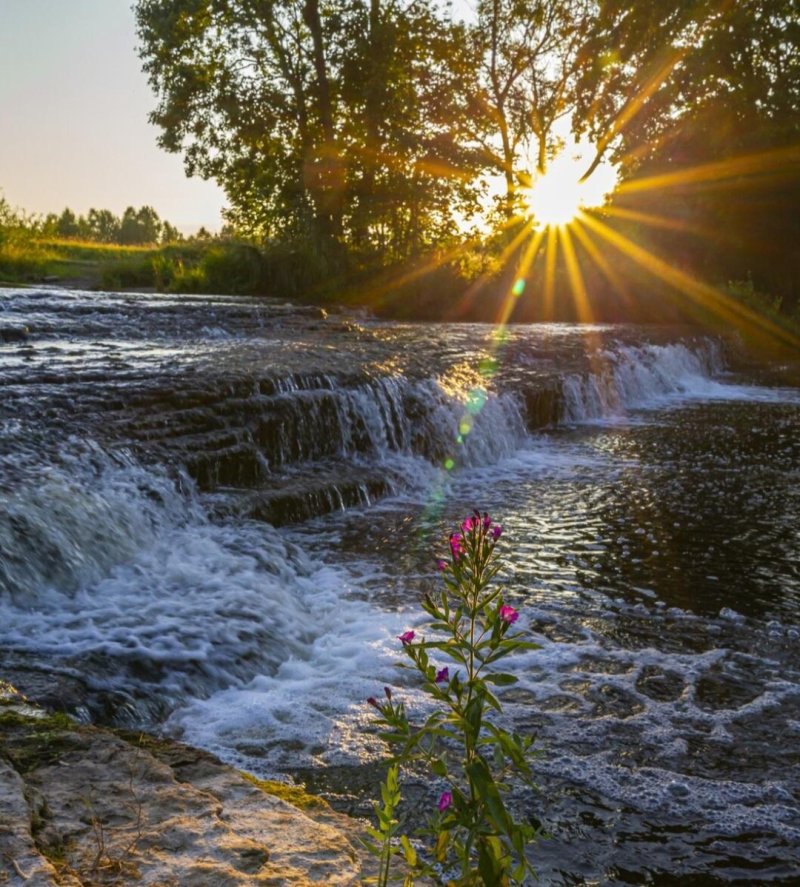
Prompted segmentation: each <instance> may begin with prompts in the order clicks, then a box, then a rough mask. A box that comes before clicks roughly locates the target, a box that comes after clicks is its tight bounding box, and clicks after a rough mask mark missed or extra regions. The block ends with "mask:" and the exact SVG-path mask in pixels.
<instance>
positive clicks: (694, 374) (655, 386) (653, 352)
mask: <svg viewBox="0 0 800 887" xmlns="http://www.w3.org/2000/svg"><path fill="white" fill-rule="evenodd" d="M591 362H592V371H591V372H590V373H588V374H586V375H582V374H572V375H569V376H566V377H565V378H564V380H563V382H562V391H563V395H564V420H565V421H566V422H568V423H579V422H592V421H596V420H598V419H615V418H616V419H619V418H623V417H627V416H628V414H629V412H630V411H631V410H654V409H658V408H661V407H664V406H669V405H674V404H678V403H681V402H696V401H720V400H721V401H734V400H742V401H751V402H764V403H783V402H786V403H798V402H800V392H798V391H797V390H796V389H788V388H767V387H763V386H757V385H745V384H738V383H736V382H734V381H733V380H730V379H724V372H725V362H724V357H723V353H722V349H721V347H720V345H719V344H718V343H717V342H715V341H713V340H710V339H706V340H703V341H702V342H699V343H695V344H693V345H692V346H689V345H686V344H683V343H681V342H677V343H673V344H670V345H654V344H649V345H621V344H620V345H617V346H616V347H614V348H609V349H604V350H602V351H599V352H598V353H597V354H596V355H595V356H594V358H592V361H591ZM721 377H723V378H721Z"/></svg>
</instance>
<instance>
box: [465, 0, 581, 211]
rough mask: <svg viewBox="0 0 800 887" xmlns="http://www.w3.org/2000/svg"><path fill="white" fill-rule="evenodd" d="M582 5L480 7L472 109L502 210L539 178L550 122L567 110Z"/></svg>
mask: <svg viewBox="0 0 800 887" xmlns="http://www.w3.org/2000/svg"><path fill="white" fill-rule="evenodd" d="M590 11H591V4H590V3H589V2H588V0H561V2H558V0H480V2H479V3H478V5H477V23H476V25H475V27H474V28H473V29H472V40H473V44H474V51H475V56H476V59H477V62H478V71H479V77H478V81H477V91H476V95H475V99H474V104H475V107H476V110H477V111H478V114H476V119H477V120H479V121H482V122H483V124H484V133H483V145H484V148H485V150H486V152H487V154H488V156H489V157H490V158H491V161H492V163H493V165H494V167H495V168H496V170H497V171H498V172H500V173H502V175H503V176H504V178H505V186H506V194H505V203H504V210H505V214H506V215H510V214H511V213H512V212H513V209H514V203H515V195H516V191H517V187H518V185H519V184H520V182H521V181H523V182H525V181H527V182H530V179H531V173H532V172H533V171H534V169H535V170H536V171H537V172H544V171H545V168H546V166H547V161H548V157H549V156H550V154H551V153H552V151H553V149H554V147H555V145H554V134H553V128H554V126H555V124H556V122H557V121H558V120H559V119H560V118H562V117H565V116H569V115H570V114H571V112H572V110H573V107H574V104H573V99H572V87H573V81H574V79H575V77H576V74H577V65H578V51H579V49H580V46H581V43H582V41H583V40H584V38H585V33H586V30H587V25H588V22H589V16H590Z"/></svg>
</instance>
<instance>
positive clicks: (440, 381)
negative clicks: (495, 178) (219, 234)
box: [0, 289, 800, 885]
mask: <svg viewBox="0 0 800 887" xmlns="http://www.w3.org/2000/svg"><path fill="white" fill-rule="evenodd" d="M797 378H798V376H797V365H794V366H787V365H779V364H769V363H768V362H764V361H760V362H756V361H755V360H753V359H751V358H749V357H748V356H747V355H746V354H745V353H744V351H743V349H742V347H741V345H740V344H739V343H738V342H737V340H736V338H735V337H734V336H715V335H711V334H709V333H704V332H702V331H700V330H697V329H688V328H666V327H657V326H650V327H648V326H632V325H595V326H590V325H583V326H580V325H571V324H540V325H532V326H512V327H509V328H507V329H496V328H493V327H491V326H487V325H480V324H461V325H456V324H449V325H448V324H424V325H423V324H398V323H390V322H385V321H377V320H374V319H371V318H369V317H367V316H366V315H364V316H362V315H359V314H355V313H349V314H348V313H335V312H334V313H331V314H330V315H329V316H324V312H321V311H319V310H318V309H313V308H305V307H297V306H291V305H289V304H286V303H283V302H281V301H280V300H264V299H262V300H255V299H249V298H243V297H242V298H240V297H183V296H182V297H170V296H158V295H135V294H115V293H83V292H76V291H72V292H68V291H62V290H56V289H50V290H48V289H28V290H10V289H5V290H4V289H0V391H1V392H2V402H1V403H0V658H1V660H2V670H1V672H0V678H3V677H4V678H5V679H6V680H10V681H11V682H12V683H13V684H15V685H16V686H18V687H20V689H22V690H24V691H26V692H27V693H28V694H29V695H30V696H31V697H32V698H36V699H40V700H41V701H44V702H49V703H50V704H56V705H59V706H62V707H64V708H66V709H67V710H69V711H70V712H71V713H72V714H74V715H75V716H76V717H78V718H80V719H82V720H84V721H94V722H98V723H105V724H116V725H123V726H128V727H135V728H141V729H148V730H152V731H161V732H164V733H166V734H168V735H172V736H178V737H181V738H183V739H184V740H186V741H188V742H190V743H192V744H195V745H198V746H201V747H203V748H206V749H209V750H211V751H213V752H215V753H216V754H218V755H219V756H220V757H222V758H223V759H224V760H226V761H229V762H230V763H232V764H235V765H236V766H239V767H243V768H246V769H248V770H250V771H252V772H255V773H257V774H260V775H268V776H275V775H278V776H282V777H284V778H285V777H287V776H288V777H292V778H298V779H303V780H304V781H305V782H306V783H307V784H309V785H310V786H311V787H312V788H314V789H315V790H318V791H321V792H323V793H325V794H326V795H327V796H328V797H329V798H330V799H331V801H332V802H333V803H334V804H336V805H337V806H339V807H340V808H342V809H346V810H349V811H351V812H356V813H363V812H365V811H367V810H369V801H370V797H371V796H372V795H373V794H374V792H375V789H376V781H377V779H379V777H380V767H378V766H377V765H376V762H379V761H380V759H381V755H382V748H381V744H380V741H379V740H378V739H377V738H376V737H375V735H374V730H373V729H372V728H371V726H370V724H371V720H372V718H371V711H370V709H369V707H368V706H366V705H365V699H366V698H367V697H368V696H371V695H374V694H376V693H378V692H380V691H381V688H382V687H383V686H384V685H391V686H392V687H394V688H395V692H396V693H397V694H399V695H400V696H401V697H403V698H404V699H405V700H406V702H407V705H408V707H409V710H410V711H412V712H414V711H418V712H419V713H420V715H422V714H423V713H424V705H425V703H424V700H423V699H422V698H421V697H420V694H419V692H418V690H417V689H416V687H415V686H414V684H413V681H412V680H411V679H410V677H409V674H408V673H407V672H404V671H402V670H401V669H399V668H397V666H396V663H397V661H398V658H399V655H398V647H399V643H398V641H397V635H398V634H400V633H401V632H402V631H404V630H406V629H409V628H415V629H417V630H420V629H421V628H422V627H423V625H424V620H423V619H422V616H423V614H422V611H421V608H420V606H419V600H420V597H421V595H422V594H423V593H424V592H425V591H426V590H432V589H435V588H436V587H437V583H438V581H439V579H438V577H437V574H436V571H435V568H434V561H435V558H436V557H437V556H439V555H441V554H442V553H443V552H444V549H445V539H446V535H447V533H448V532H449V531H450V530H451V529H452V528H453V527H454V525H455V524H456V523H457V522H458V521H459V520H460V519H461V518H463V516H464V515H466V514H468V513H469V512H470V511H471V510H472V509H473V508H476V507H477V508H479V509H480V510H481V511H483V510H486V511H489V512H490V513H491V515H492V517H493V518H494V519H495V520H497V521H499V522H500V523H502V524H503V527H504V533H503V537H502V540H501V547H500V550H501V551H502V553H503V561H504V566H503V571H502V574H501V576H502V579H503V582H504V584H505V587H506V589H507V593H506V596H507V598H508V600H509V601H510V602H511V603H513V604H514V606H515V607H517V608H518V609H519V611H520V613H521V618H520V621H519V623H518V626H522V627H523V628H524V629H525V630H526V631H528V632H529V633H530V635H531V637H532V638H533V639H534V640H536V641H537V642H538V643H539V645H540V648H539V649H538V650H535V651H532V652H530V653H525V654H524V655H520V656H518V657H517V659H516V661H515V665H514V668H515V671H516V673H517V674H518V675H519V677H520V681H519V683H518V684H516V685H515V686H514V687H511V688H508V689H507V690H506V691H505V693H504V702H505V711H506V716H507V718H508V720H509V723H510V724H511V725H512V726H514V727H515V728H516V729H519V730H525V731H532V732H534V733H535V734H536V735H537V741H538V744H539V747H540V749H541V752H542V754H541V756H540V757H539V758H538V759H537V761H536V777H537V783H538V786H539V789H538V791H537V792H536V793H534V794H528V795H520V796H519V797H517V798H516V801H515V803H516V804H517V805H518V807H519V809H520V810H521V811H522V812H524V813H526V814H527V815H530V816H531V817H533V818H535V820H536V821H537V822H540V823H541V824H542V825H543V827H544V828H545V830H546V831H547V833H548V835H549V837H548V838H547V839H546V840H543V841H542V842H540V843H539V844H538V845H536V846H535V847H533V848H532V851H531V855H532V859H533V861H534V864H535V865H536V867H537V869H538V870H539V872H540V875H541V883H543V884H584V883H586V884H676V885H677V884H680V885H706V884H708V885H710V884H718V883H749V884H752V883H766V882H771V883H773V882H774V883H786V884H790V883H798V879H800V533H799V531H798V527H800V482H799V481H800V388H798V387H797ZM412 788H413V792H414V793H415V794H414V797H415V803H416V804H417V805H418V806H419V805H424V804H425V803H427V802H428V799H427V796H426V794H425V787H424V786H420V785H416V786H413V787H412Z"/></svg>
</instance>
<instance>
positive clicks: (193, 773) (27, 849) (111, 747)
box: [0, 708, 360, 887]
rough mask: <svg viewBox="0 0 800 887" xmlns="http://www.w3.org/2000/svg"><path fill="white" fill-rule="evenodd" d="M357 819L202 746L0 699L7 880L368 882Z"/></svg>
mask: <svg viewBox="0 0 800 887" xmlns="http://www.w3.org/2000/svg"><path fill="white" fill-rule="evenodd" d="M348 823H349V825H348ZM355 830H356V828H355V826H354V825H353V824H352V821H349V820H347V818H346V817H343V816H339V815H338V814H336V813H334V812H333V811H331V810H330V809H329V808H327V807H326V806H324V805H320V806H319V807H314V808H310V809H309V810H308V811H306V812H304V811H302V810H300V809H298V808H297V807H295V806H293V805H291V804H288V803H286V802H285V801H283V800H281V799H279V798H277V797H274V796H273V795H270V794H266V793H265V792H264V791H262V790H261V789H260V788H258V787H257V786H256V785H254V784H252V783H251V782H249V781H248V780H247V779H245V778H244V777H243V776H241V775H240V774H239V773H237V772H236V771H235V770H233V769H232V768H230V767H227V766H225V765H223V764H221V763H220V762H219V761H217V760H216V759H215V758H213V757H212V756H211V755H208V754H206V753H204V752H200V751H197V750H196V749H192V748H189V747H187V746H183V745H180V744H178V743H167V742H160V741H158V740H152V739H149V738H144V737H143V738H141V739H139V738H138V737H134V736H125V737H124V738H123V737H122V736H120V735H117V734H115V733H111V732H109V731H106V730H102V729H97V728H94V727H84V726H78V725H75V724H72V723H70V722H69V721H68V720H67V719H65V718H51V717H38V718H37V717H30V716H22V715H20V714H19V713H17V712H14V711H12V710H9V709H8V708H5V709H0V885H2V887H6V885H18V884H19V885H25V887H56V885H59V887H83V885H96V884H109V885H118V884H119V885H121V884H126V885H127V884H141V885H152V887H156V885H157V887H212V885H213V887H239V885H242V887H244V885H261V884H264V885H275V887H278V885H287V887H289V885H291V887H305V885H315V884H325V885H331V887H337V885H350V884H357V883H359V873H360V865H359V859H358V855H357V853H356V851H355V849H354V845H353V843H352V842H351V840H350V839H349V837H348V836H347V834H349V835H351V836H352V835H353V834H354V833H355ZM346 833H347V834H346Z"/></svg>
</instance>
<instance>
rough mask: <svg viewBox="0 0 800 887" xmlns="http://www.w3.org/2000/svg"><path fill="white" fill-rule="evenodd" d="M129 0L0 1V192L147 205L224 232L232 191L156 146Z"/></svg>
mask: <svg viewBox="0 0 800 887" xmlns="http://www.w3.org/2000/svg"><path fill="white" fill-rule="evenodd" d="M132 2H133V0H0V193H2V194H3V195H4V196H5V198H6V200H8V202H9V203H10V204H11V205H12V206H16V207H19V208H20V209H24V210H26V211H28V212H35V213H47V212H61V210H63V209H64V207H65V206H69V207H70V208H71V209H73V210H74V211H75V212H77V213H86V212H87V210H88V209H89V208H90V207H96V208H97V209H110V210H111V211H112V212H114V213H115V214H117V215H120V214H121V213H122V212H123V211H124V210H125V208H126V207H127V206H135V207H139V206H143V205H149V206H152V207H154V208H155V210H156V211H157V212H158V214H159V215H160V216H161V218H163V219H167V220H168V221H170V222H171V223H172V224H173V225H177V227H178V228H179V229H180V230H182V231H184V232H185V233H191V232H192V231H195V230H197V228H199V227H200V226H201V225H203V226H205V227H206V228H208V229H210V230H219V228H220V225H221V224H222V220H221V216H220V210H221V208H222V207H223V206H224V204H225V195H224V194H223V193H222V191H221V189H219V188H218V187H217V186H216V185H215V184H214V183H213V182H204V181H202V180H201V179H188V178H187V177H186V175H185V173H184V171H183V163H182V159H181V157H180V156H179V155H176V154H168V153H166V152H165V151H162V150H161V149H160V148H159V147H158V146H157V145H156V138H157V136H158V130H157V129H156V127H154V126H152V125H151V124H150V123H148V121H147V115H148V113H149V112H150V111H151V110H152V109H153V107H154V106H155V97H154V95H153V93H152V92H151V90H150V87H149V85H148V83H147V78H146V76H145V74H144V73H143V72H142V70H141V63H140V61H139V58H138V56H137V55H136V33H135V23H134V16H133V12H132V10H131V6H132Z"/></svg>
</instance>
